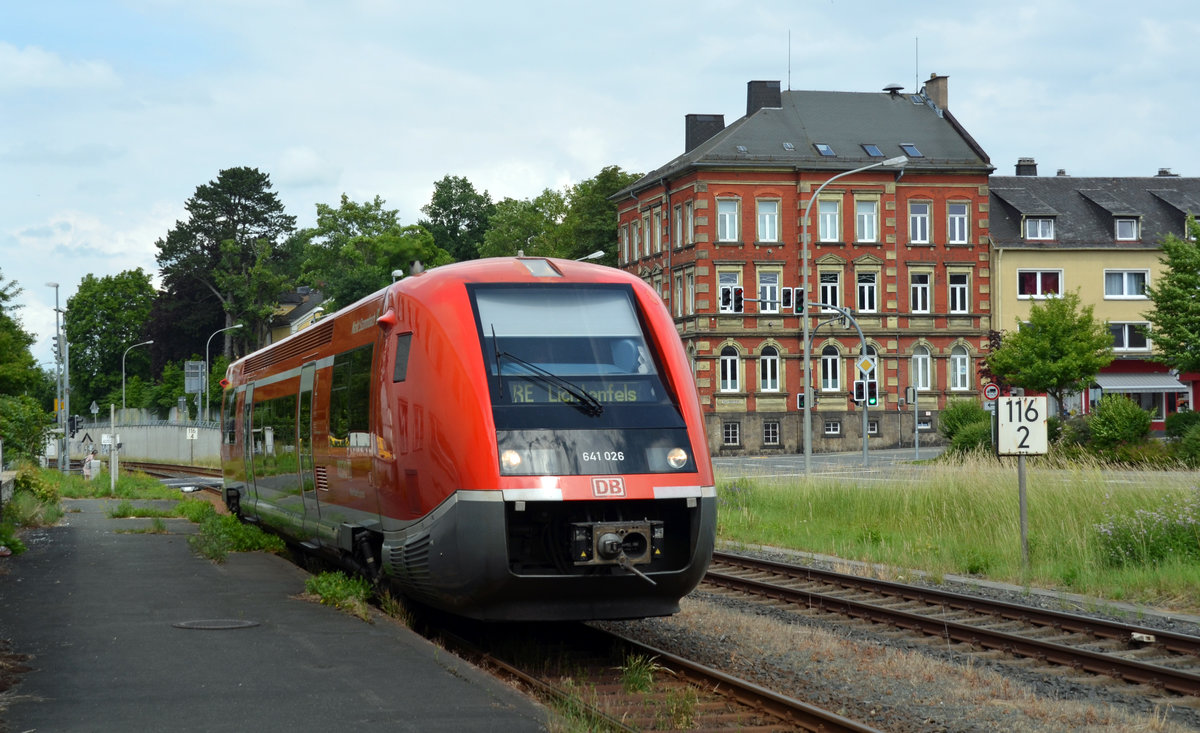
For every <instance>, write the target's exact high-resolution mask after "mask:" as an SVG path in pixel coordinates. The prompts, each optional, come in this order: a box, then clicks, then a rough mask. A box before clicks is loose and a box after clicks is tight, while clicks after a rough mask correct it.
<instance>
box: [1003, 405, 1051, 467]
mask: <svg viewBox="0 0 1200 733" xmlns="http://www.w3.org/2000/svg"><path fill="white" fill-rule="evenodd" d="M1046 408H1047V405H1046V398H1045V397H1001V398H1000V399H999V400H998V404H997V405H996V453H997V455H1001V456H1028V455H1041V454H1044V453H1046V452H1047V449H1048V441H1047V438H1046Z"/></svg>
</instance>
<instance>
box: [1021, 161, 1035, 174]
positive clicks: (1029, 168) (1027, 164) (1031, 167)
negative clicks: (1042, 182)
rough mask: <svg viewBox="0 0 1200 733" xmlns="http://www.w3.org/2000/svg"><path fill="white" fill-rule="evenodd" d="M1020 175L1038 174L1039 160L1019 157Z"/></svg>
mask: <svg viewBox="0 0 1200 733" xmlns="http://www.w3.org/2000/svg"><path fill="white" fill-rule="evenodd" d="M1017 175H1018V176H1036V175H1037V161H1036V160H1034V159H1033V158H1017Z"/></svg>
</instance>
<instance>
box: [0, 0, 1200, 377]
mask: <svg viewBox="0 0 1200 733" xmlns="http://www.w3.org/2000/svg"><path fill="white" fill-rule="evenodd" d="M1197 38H1200V20H1197V16H1196V14H1195V13H1194V12H1193V5H1192V3H1191V2H1189V1H1188V0H1167V1H1163V2H1156V1H1154V0H1149V1H1148V2H1143V3H1129V2H1112V1H1110V0H1088V1H1087V2H1083V1H1082V0H1009V1H1008V2H1004V3H992V2H978V3H976V2H966V3H964V2H961V0H954V1H952V2H943V1H941V0H931V1H929V2H916V1H914V2H903V3H900V2H894V1H889V2H876V1H874V0H858V1H857V2H849V1H848V0H760V1H758V2H746V3H730V2H728V1H727V0H726V1H720V2H718V1H710V0H692V1H691V2H678V1H676V0H661V1H659V2H650V3H645V2H627V1H626V0H615V1H614V2H606V3H596V2H589V3H582V2H580V3H573V2H563V1H562V0H556V1H553V2H539V1H533V2H511V3H496V2H460V1H458V0H443V1H442V2H436V3H430V2H409V1H401V0H340V1H339V2H336V3H333V2H326V1H324V0H203V1H201V2H197V1H196V0H73V1H70V0H40V2H16V1H15V0H14V1H7V0H6V1H4V2H3V3H0V286H2V285H4V284H11V283H15V284H16V286H17V287H19V288H20V289H21V290H22V291H23V292H22V293H21V294H20V295H19V296H18V297H17V298H16V299H15V301H16V304H17V305H19V306H21V307H20V308H19V309H18V310H17V311H16V313H15V315H16V316H17V318H18V319H19V320H20V321H21V323H22V325H23V327H24V328H25V330H26V331H29V332H30V333H32V334H34V335H35V337H36V338H37V342H36V343H35V345H34V356H35V358H37V359H38V361H39V362H40V363H41V364H42V365H43V366H46V367H48V366H49V364H50V363H51V359H52V356H51V354H52V348H51V345H50V344H51V342H50V337H51V335H52V334H53V333H54V330H55V312H54V309H55V302H56V300H55V299H56V292H57V299H58V307H60V308H65V307H66V301H67V298H69V297H70V296H71V295H73V294H74V293H75V291H76V289H77V288H78V285H79V283H80V282H81V280H82V279H83V278H84V277H86V276H87V275H88V274H91V275H94V276H95V277H97V278H101V277H104V276H106V275H115V274H117V273H119V272H122V271H125V270H132V269H136V268H139V267H140V268H141V269H142V270H143V271H144V272H147V273H149V274H151V275H152V276H153V277H154V278H155V279H154V282H155V283H156V284H157V282H158V280H157V274H158V268H157V264H156V260H155V255H156V252H157V249H156V247H155V242H156V241H158V240H159V239H160V238H162V237H164V236H165V235H166V233H167V232H168V231H169V230H170V229H171V228H172V227H173V226H174V225H175V223H176V222H177V221H179V220H181V219H183V218H185V210H184V204H185V203H186V201H187V200H188V198H190V197H191V196H192V195H193V194H194V193H195V191H196V188H197V187H198V186H201V185H204V184H206V183H209V182H211V181H213V180H215V179H216V178H217V176H218V174H219V173H220V171H222V170H224V169H226V168H232V167H236V166H251V167H255V168H258V169H259V170H261V171H263V172H265V173H267V174H269V175H270V178H271V182H272V184H273V186H274V190H275V192H276V193H277V195H278V196H279V198H280V200H281V201H282V202H283V204H284V206H285V208H286V209H287V213H289V214H292V215H294V216H296V217H297V224H298V225H299V226H310V225H312V224H313V223H314V220H315V212H316V205H317V204H329V205H333V206H336V205H337V204H338V202H339V200H340V197H341V195H342V194H345V195H347V196H348V197H350V198H351V199H352V200H355V201H358V202H364V201H369V200H371V199H373V198H374V197H375V196H379V197H381V198H382V199H383V200H384V202H385V204H386V206H387V207H388V208H391V209H396V210H397V211H398V212H399V216H400V220H401V223H402V224H414V223H416V222H417V221H418V220H419V219H420V218H421V217H422V214H421V207H422V206H424V205H426V204H427V203H428V202H429V199H430V196H431V194H432V191H433V185H434V183H435V182H436V181H438V180H440V179H441V178H443V177H444V176H447V175H453V176H463V177H465V178H467V179H468V180H469V181H471V183H472V184H473V185H474V186H475V187H476V189H478V190H481V191H483V190H486V191H487V192H488V193H489V194H490V195H491V197H492V200H494V201H499V200H501V199H504V198H507V197H511V198H515V199H527V198H532V197H535V196H537V195H538V194H539V193H541V192H542V191H543V190H545V189H547V188H553V189H561V188H563V187H564V186H568V185H570V184H573V183H575V182H578V181H581V180H583V179H586V178H590V177H592V176H595V175H596V174H597V173H599V172H600V170H601V169H602V168H604V167H605V166H608V165H618V166H620V167H621V168H622V169H624V170H625V171H629V172H636V173H642V172H646V171H649V170H652V169H654V168H657V167H658V166H660V165H662V164H664V163H666V162H667V161H669V160H671V159H673V158H674V157H676V156H677V155H679V154H680V153H682V152H683V142H684V116H685V115H687V114H689V113H704V114H723V115H724V116H725V121H726V124H728V123H731V122H733V121H734V120H736V119H738V118H739V117H741V116H742V115H744V114H745V109H746V83H747V82H748V81H751V80H779V81H780V82H781V83H782V86H783V88H784V89H789V88H790V89H803V90H834V91H848V92H875V91H881V90H882V89H883V88H884V87H885V86H887V85H889V84H900V85H902V86H903V87H904V89H905V91H906V92H912V91H915V90H917V89H918V88H919V86H920V84H921V83H923V81H924V80H926V79H928V78H929V77H930V75H931V74H939V75H946V76H948V77H949V105H948V106H949V108H950V110H951V111H952V112H953V113H954V115H955V117H957V118H958V120H959V121H960V122H961V123H962V124H963V125H964V127H965V128H966V129H967V131H968V132H969V133H970V134H971V135H972V136H973V137H974V138H975V139H976V140H977V141H978V142H979V144H980V145H981V146H982V147H983V149H984V150H985V151H986V152H987V153H988V155H989V156H990V158H991V161H992V165H994V166H995V167H996V174H998V175H1013V172H1014V165H1015V164H1016V162H1017V159H1018V158H1019V157H1033V158H1035V159H1036V160H1037V162H1038V166H1039V173H1041V174H1042V175H1053V174H1054V173H1055V172H1056V171H1057V170H1058V169H1065V170H1066V171H1067V173H1069V174H1071V175H1076V176H1152V175H1154V174H1155V173H1156V172H1157V171H1158V170H1159V169H1160V168H1170V169H1172V170H1173V171H1174V172H1175V173H1178V174H1181V175H1183V176H1200V145H1197V144H1196V143H1197V132H1196V130H1197V125H1196V121H1197V120H1200V94H1197V91H1198V90H1197V83H1198V82H1197V79H1198V78H1200V77H1198V75H1197V73H1196V72H1197V71H1198V67H1200V63H1198V59H1200V56H1198V55H1197V53H1196V52H1195V50H1194V48H1195V43H1196V39H1197ZM51 282H56V283H58V284H59V287H58V288H57V289H56V288H54V287H51V286H49V285H48V284H47V283H51ZM114 348H120V347H119V346H114ZM199 348H200V347H199V345H197V351H199Z"/></svg>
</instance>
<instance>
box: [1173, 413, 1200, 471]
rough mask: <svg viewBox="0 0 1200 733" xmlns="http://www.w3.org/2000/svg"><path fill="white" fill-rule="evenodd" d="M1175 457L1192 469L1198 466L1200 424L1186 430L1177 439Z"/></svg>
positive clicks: (1199, 462)
mask: <svg viewBox="0 0 1200 733" xmlns="http://www.w3.org/2000/svg"><path fill="white" fill-rule="evenodd" d="M1175 456H1176V457H1177V458H1178V459H1179V460H1181V461H1183V462H1184V463H1186V464H1187V465H1189V466H1191V467H1192V468H1195V467H1197V466H1200V423H1197V424H1195V425H1193V426H1192V427H1190V428H1188V430H1187V432H1185V433H1184V434H1183V437H1182V438H1180V439H1179V443H1178V445H1177V446H1176V451H1175Z"/></svg>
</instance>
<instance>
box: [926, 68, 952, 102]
mask: <svg viewBox="0 0 1200 733" xmlns="http://www.w3.org/2000/svg"><path fill="white" fill-rule="evenodd" d="M925 96H927V97H929V100H930V101H931V102H933V103H934V104H935V105H937V108H938V109H950V77H948V76H938V75H937V74H930V75H929V81H927V82H925Z"/></svg>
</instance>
